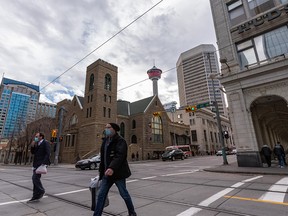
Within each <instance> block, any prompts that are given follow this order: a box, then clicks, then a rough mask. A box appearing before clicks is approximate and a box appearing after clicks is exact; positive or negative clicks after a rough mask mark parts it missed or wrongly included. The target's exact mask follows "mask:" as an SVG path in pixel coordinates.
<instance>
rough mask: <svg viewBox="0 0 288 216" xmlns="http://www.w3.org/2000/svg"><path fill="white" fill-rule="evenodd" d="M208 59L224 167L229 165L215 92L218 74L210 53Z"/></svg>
mask: <svg viewBox="0 0 288 216" xmlns="http://www.w3.org/2000/svg"><path fill="white" fill-rule="evenodd" d="M207 57H208V61H209V67H210V79H211V80H212V90H213V96H214V106H215V110H216V120H217V126H218V131H219V139H220V143H221V146H222V156H223V165H228V161H227V156H226V150H225V143H224V138H223V133H222V126H221V118H220V113H219V108H218V103H217V100H216V92H215V86H214V79H215V77H216V76H217V75H218V74H216V73H212V67H211V61H210V53H208V54H207Z"/></svg>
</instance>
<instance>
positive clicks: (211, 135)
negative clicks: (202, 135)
mask: <svg viewBox="0 0 288 216" xmlns="http://www.w3.org/2000/svg"><path fill="white" fill-rule="evenodd" d="M210 137H211V142H214V140H213V133H212V132H211V131H210Z"/></svg>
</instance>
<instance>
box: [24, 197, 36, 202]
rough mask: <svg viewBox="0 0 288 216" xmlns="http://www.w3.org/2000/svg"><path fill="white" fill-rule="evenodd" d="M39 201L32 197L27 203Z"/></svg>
mask: <svg viewBox="0 0 288 216" xmlns="http://www.w3.org/2000/svg"><path fill="white" fill-rule="evenodd" d="M38 201H39V199H37V198H33V197H32V198H31V199H30V200H28V201H27V203H34V202H38Z"/></svg>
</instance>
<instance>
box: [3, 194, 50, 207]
mask: <svg viewBox="0 0 288 216" xmlns="http://www.w3.org/2000/svg"><path fill="white" fill-rule="evenodd" d="M47 197H48V196H44V197H42V199H44V198H47ZM28 200H30V199H24V200H15V201H9V202H4V203H0V206H3V205H10V204H14V203H23V202H27V201H28Z"/></svg>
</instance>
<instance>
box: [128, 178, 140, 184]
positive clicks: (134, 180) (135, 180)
mask: <svg viewBox="0 0 288 216" xmlns="http://www.w3.org/2000/svg"><path fill="white" fill-rule="evenodd" d="M137 181H139V180H138V179H133V180H129V181H126V183H131V182H137Z"/></svg>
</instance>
